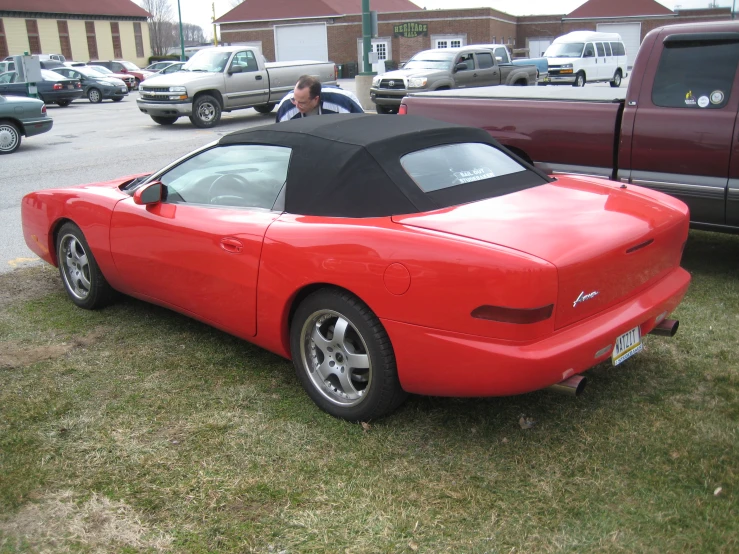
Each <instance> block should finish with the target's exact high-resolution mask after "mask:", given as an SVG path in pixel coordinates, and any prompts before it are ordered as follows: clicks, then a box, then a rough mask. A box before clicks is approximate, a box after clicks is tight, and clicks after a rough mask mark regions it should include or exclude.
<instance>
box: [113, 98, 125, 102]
mask: <svg viewBox="0 0 739 554" xmlns="http://www.w3.org/2000/svg"><path fill="white" fill-rule="evenodd" d="M111 100H113V102H120V101H121V100H123V98H111Z"/></svg>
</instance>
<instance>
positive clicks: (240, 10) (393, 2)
mask: <svg viewBox="0 0 739 554" xmlns="http://www.w3.org/2000/svg"><path fill="white" fill-rule="evenodd" d="M2 1H3V0H0V3H1V2H2ZM371 8H372V10H374V11H377V12H380V13H387V12H415V11H419V10H420V9H421V8H420V7H419V6H417V5H416V4H414V3H413V2H411V1H410V0H372V3H371ZM360 13H362V0H300V1H299V2H296V1H295V0H270V1H269V2H265V0H245V1H244V2H242V3H241V4H239V5H238V6H236V7H235V8H234V9H233V10H231V11H230V12H228V13H226V14H224V15H222V16H221V17H219V18H218V19H216V23H231V22H234V21H265V20H266V21H272V20H280V19H296V18H302V17H338V16H341V15H353V14H360Z"/></svg>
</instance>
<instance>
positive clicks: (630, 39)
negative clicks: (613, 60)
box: [598, 23, 641, 69]
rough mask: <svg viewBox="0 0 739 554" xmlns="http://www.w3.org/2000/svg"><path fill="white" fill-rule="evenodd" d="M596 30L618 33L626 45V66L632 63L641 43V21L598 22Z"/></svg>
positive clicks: (630, 65)
mask: <svg viewBox="0 0 739 554" xmlns="http://www.w3.org/2000/svg"><path fill="white" fill-rule="evenodd" d="M598 31H600V32H601V33H618V34H619V35H621V39H622V40H623V41H624V46H626V57H627V58H628V62H627V63H628V67H629V69H631V67H632V66H633V65H634V60H635V59H636V53H637V52H638V51H639V46H640V45H641V23H598Z"/></svg>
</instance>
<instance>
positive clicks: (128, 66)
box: [120, 62, 141, 71]
mask: <svg viewBox="0 0 739 554" xmlns="http://www.w3.org/2000/svg"><path fill="white" fill-rule="evenodd" d="M120 64H121V65H122V66H123V67H125V68H126V69H128V70H129V71H141V70H140V69H139V66H137V65H136V64H135V63H131V62H120Z"/></svg>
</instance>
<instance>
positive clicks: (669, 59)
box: [652, 35, 739, 110]
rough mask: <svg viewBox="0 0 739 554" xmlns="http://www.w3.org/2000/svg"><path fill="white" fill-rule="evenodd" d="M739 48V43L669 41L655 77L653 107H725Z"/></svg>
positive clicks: (725, 41) (738, 59)
mask: <svg viewBox="0 0 739 554" xmlns="http://www.w3.org/2000/svg"><path fill="white" fill-rule="evenodd" d="M678 37H679V35H678ZM737 46H739V41H731V40H728V41H727V40H723V41H695V40H684V41H682V40H674V41H670V40H669V37H668V40H667V41H665V43H664V49H663V50H662V55H661V56H660V60H659V66H658V67H657V73H656V75H655V77H654V85H653V88H652V103H653V104H654V105H655V106H662V107H668V108H687V109H709V110H710V109H714V110H715V109H721V108H724V107H726V104H727V103H728V101H729V96H730V95H731V87H732V83H733V82H734V75H735V74H736V69H737V64H738V63H739V48H737ZM707 60H710V63H706V62H707Z"/></svg>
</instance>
